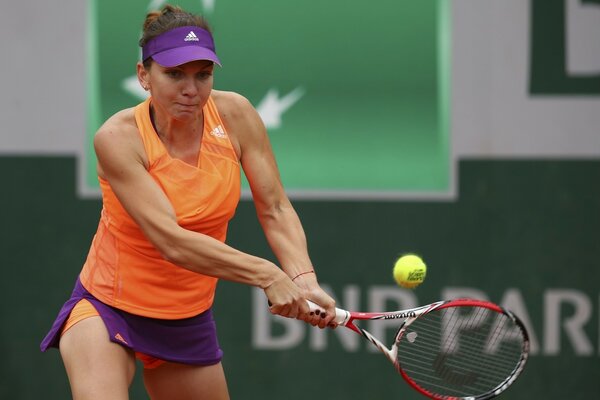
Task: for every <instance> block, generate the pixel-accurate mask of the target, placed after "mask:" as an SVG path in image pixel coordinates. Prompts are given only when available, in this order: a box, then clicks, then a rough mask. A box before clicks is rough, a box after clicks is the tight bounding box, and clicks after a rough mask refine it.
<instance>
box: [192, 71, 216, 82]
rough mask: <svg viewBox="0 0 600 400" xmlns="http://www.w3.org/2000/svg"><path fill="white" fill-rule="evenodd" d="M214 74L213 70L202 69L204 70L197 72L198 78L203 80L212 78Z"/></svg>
mask: <svg viewBox="0 0 600 400" xmlns="http://www.w3.org/2000/svg"><path fill="white" fill-rule="evenodd" d="M211 76H212V72H211V71H202V72H198V74H196V77H197V79H199V80H201V81H203V80H206V79H208V78H210V77H211Z"/></svg>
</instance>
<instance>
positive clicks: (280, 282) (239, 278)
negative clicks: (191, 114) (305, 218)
mask: <svg viewBox="0 0 600 400" xmlns="http://www.w3.org/2000/svg"><path fill="white" fill-rule="evenodd" d="M94 148H95V150H96V156H97V158H98V173H99V175H100V176H102V177H103V178H105V179H106V180H107V181H108V182H109V183H110V186H111V188H112V190H113V191H114V193H115V195H116V196H117V198H118V199H119V201H120V203H121V204H122V205H123V207H124V208H125V210H126V211H127V212H128V213H129V215H130V216H131V217H132V218H133V220H134V221H135V222H136V223H137V224H138V225H139V226H140V228H141V229H142V231H143V232H144V234H145V235H146V237H147V238H148V240H150V242H152V243H153V244H154V246H155V247H156V248H157V249H158V250H159V252H160V253H161V254H162V256H163V257H164V258H165V259H167V260H168V261H170V262H172V263H173V264H176V265H178V266H181V267H183V268H186V269H189V270H191V271H194V272H198V273H201V274H204V275H209V276H214V277H218V278H221V279H226V280H230V281H234V282H239V283H244V284H247V285H252V286H256V287H260V288H262V289H265V293H266V294H267V297H269V296H273V297H274V298H270V297H269V300H270V301H272V302H273V303H277V304H281V303H284V304H288V306H287V307H285V308H284V310H283V311H282V312H281V313H280V314H281V315H283V316H288V317H293V318H295V317H297V316H298V310H299V308H300V307H302V305H301V304H302V302H303V301H304V300H303V297H302V294H301V292H300V290H299V289H298V288H297V286H296V285H295V284H294V283H293V282H291V280H290V279H289V278H288V276H287V275H286V274H285V273H284V272H283V271H282V270H281V269H279V268H278V267H277V266H276V265H275V264H273V263H272V262H270V261H268V260H265V259H263V258H260V257H256V256H252V255H250V254H247V253H244V252H241V251H239V250H236V249H234V248H232V247H230V246H228V245H226V244H225V243H222V242H220V241H219V240H217V239H214V238H212V237H210V236H208V235H203V234H200V233H197V232H193V231H189V230H186V229H184V228H182V227H181V226H179V225H178V223H177V219H176V215H175V212H174V210H173V207H172V206H171V203H170V202H169V200H168V198H167V196H166V195H165V193H164V192H163V191H162V189H161V188H160V187H159V185H158V184H157V183H156V182H155V181H154V179H153V178H152V177H151V176H150V174H149V173H148V171H147V170H146V166H145V164H146V162H147V161H146V158H145V152H144V148H143V144H142V141H141V138H140V136H139V133H138V131H137V127H136V126H135V124H133V123H127V121H126V119H125V118H118V115H117V117H113V118H112V119H111V120H109V121H108V122H107V123H106V124H105V125H103V126H102V127H101V128H100V130H99V131H98V133H97V134H96V136H95V137H94ZM302 308H304V307H302Z"/></svg>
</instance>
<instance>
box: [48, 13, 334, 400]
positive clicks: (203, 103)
mask: <svg viewBox="0 0 600 400" xmlns="http://www.w3.org/2000/svg"><path fill="white" fill-rule="evenodd" d="M140 46H141V47H142V53H143V57H142V58H143V60H142V62H141V63H138V65H137V74H138V78H139V82H140V84H141V85H142V87H143V88H144V89H146V90H148V91H149V92H150V94H151V96H150V97H149V99H148V100H146V101H144V102H143V103H141V104H139V105H138V106H136V107H134V108H130V109H125V110H122V111H120V112H118V113H116V114H115V115H114V116H112V117H110V118H109V119H108V120H107V121H106V122H105V123H104V125H103V126H102V127H101V128H100V129H99V131H98V132H97V134H96V136H95V138H94V147H95V150H96V155H97V158H98V176H99V180H100V187H101V190H102V200H103V208H102V213H101V216H100V222H99V225H98V230H97V232H96V235H95V236H94V239H93V241H92V244H91V247H90V250H89V254H88V257H87V260H86V262H85V264H84V266H83V269H82V271H81V273H80V274H79V276H78V279H77V280H76V284H75V288H74V290H73V293H72V296H71V298H70V299H69V300H68V301H67V302H66V303H65V304H64V306H63V307H62V309H61V310H60V312H59V315H58V317H57V319H56V321H55V323H54V325H53V327H52V329H51V330H50V332H49V333H48V335H47V336H46V338H45V339H44V341H43V342H42V344H41V348H42V350H43V351H45V350H46V349H48V348H49V347H59V349H60V354H61V356H62V359H63V361H64V364H65V367H66V371H67V375H68V378H69V382H70V385H71V390H72V394H73V397H74V398H75V399H78V400H81V399H111V400H118V399H127V398H128V388H129V386H130V384H131V381H132V379H133V376H134V371H135V358H136V357H137V358H139V359H141V360H142V362H143V363H144V383H145V386H146V389H147V391H148V393H149V395H150V397H151V398H152V399H153V400H161V399H165V400H166V399H168V400H174V399H228V398H229V394H228V390H227V384H226V380H225V376H224V373H223V368H222V366H221V359H222V354H223V353H222V351H221V349H220V347H219V343H218V340H217V337H216V328H215V322H214V320H213V316H212V314H211V306H212V304H213V300H214V295H215V287H216V284H217V280H218V279H226V280H230V281H234V282H239V283H242V284H246V285H251V286H256V287H260V288H261V289H263V290H264V292H265V295H266V298H267V300H268V301H269V302H270V304H272V305H271V307H270V310H271V312H272V313H274V314H278V315H281V316H284V317H289V318H297V319H301V320H304V321H306V322H307V323H310V324H311V325H313V326H318V327H320V328H324V327H326V326H327V325H328V324H329V323H330V322H331V320H332V318H333V317H334V314H335V312H334V307H335V302H334V301H333V299H332V298H331V297H330V296H328V295H327V294H326V293H325V292H324V291H323V290H322V289H321V288H320V286H319V284H318V282H317V278H316V275H315V272H314V268H313V266H312V264H311V261H310V258H309V255H308V251H307V245H306V238H305V235H304V231H303V228H302V226H301V223H300V220H299V218H298V216H297V214H296V212H295V211H294V209H293V208H292V205H291V204H290V201H289V200H288V198H287V196H286V194H285V193H284V190H283V188H282V184H281V182H280V178H279V172H278V169H277V166H276V163H275V159H274V156H273V154H272V151H271V147H270V144H269V140H268V137H267V133H266V130H265V127H264V125H263V124H262V122H261V119H260V117H259V115H258V114H257V112H256V111H255V110H254V108H253V107H252V105H251V104H250V103H249V102H248V101H247V100H246V99H245V98H244V97H242V96H241V95H238V94H235V93H232V92H223V91H217V90H213V68H214V65H215V64H217V65H220V61H219V58H218V57H217V55H216V53H215V46H214V42H213V37H212V34H211V31H210V29H209V27H208V25H207V24H206V22H205V20H204V19H203V18H202V17H200V16H197V15H193V14H190V13H187V12H185V11H184V10H182V9H181V8H178V7H173V6H165V7H164V8H163V9H162V10H161V11H157V12H152V13H150V14H148V15H147V18H146V20H145V22H144V30H143V36H142V38H141V40H140ZM240 166H241V167H242V168H243V170H244V172H245V174H246V176H247V178H248V181H249V183H250V188H251V190H252V194H253V198H254V202H255V205H256V209H257V214H258V217H259V220H260V223H261V225H262V227H263V230H264V232H265V235H266V237H267V240H268V242H269V244H270V246H271V248H272V249H273V252H274V253H275V255H276V256H277V259H278V260H279V262H280V264H281V269H280V268H279V267H278V266H277V265H275V264H273V263H272V262H270V261H268V260H265V259H262V258H259V257H255V256H252V255H250V254H246V253H244V252H241V251H239V250H236V249H234V248H232V247H230V246H228V245H227V244H225V237H226V233H227V225H228V222H229V220H230V219H231V218H232V217H233V215H234V213H235V209H236V206H237V204H238V201H239V197H240ZM305 299H310V300H312V301H314V302H315V303H317V304H319V305H320V306H321V307H322V308H323V309H324V310H325V311H326V313H325V314H324V315H323V314H321V315H314V314H311V313H310V312H309V309H308V306H307V304H306V302H305ZM265 304H266V302H265Z"/></svg>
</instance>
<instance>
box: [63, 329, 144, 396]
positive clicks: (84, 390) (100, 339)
mask: <svg viewBox="0 0 600 400" xmlns="http://www.w3.org/2000/svg"><path fill="white" fill-rule="evenodd" d="M60 354H61V356H62V359H63V362H64V364H65V369H66V370H67V375H68V377H69V383H70V385H71V392H72V394H73V399H75V400H88V399H111V400H126V399H128V396H129V386H130V385H131V381H132V380H133V376H134V374H135V356H134V354H133V352H132V351H131V350H129V349H127V348H125V347H123V346H120V345H118V344H116V343H113V342H111V341H110V340H109V338H108V331H107V330H106V326H105V325H104V322H103V321H102V318H100V317H91V318H87V319H84V320H83V321H80V322H78V323H77V324H75V325H73V327H72V328H71V329H69V330H68V331H67V332H65V334H64V335H63V337H62V338H61V340H60Z"/></svg>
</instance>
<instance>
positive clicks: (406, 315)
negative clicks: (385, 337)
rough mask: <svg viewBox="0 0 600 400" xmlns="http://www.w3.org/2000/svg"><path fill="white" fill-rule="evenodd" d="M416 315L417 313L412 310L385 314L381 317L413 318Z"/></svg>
mask: <svg viewBox="0 0 600 400" xmlns="http://www.w3.org/2000/svg"><path fill="white" fill-rule="evenodd" d="M416 316H417V314H416V313H415V312H414V311H409V312H405V313H398V314H389V315H385V316H384V317H383V319H400V318H415V317H416Z"/></svg>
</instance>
